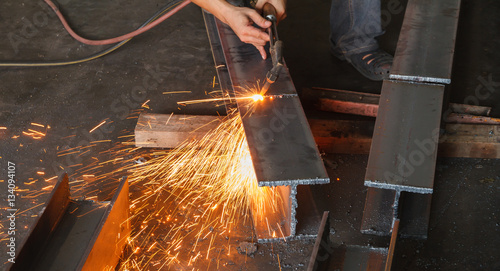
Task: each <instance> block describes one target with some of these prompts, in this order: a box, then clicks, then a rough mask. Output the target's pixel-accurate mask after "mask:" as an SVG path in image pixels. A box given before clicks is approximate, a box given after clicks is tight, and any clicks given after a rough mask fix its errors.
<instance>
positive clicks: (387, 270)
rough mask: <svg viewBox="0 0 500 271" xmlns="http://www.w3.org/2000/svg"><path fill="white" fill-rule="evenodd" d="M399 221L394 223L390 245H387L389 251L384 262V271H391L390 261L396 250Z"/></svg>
mask: <svg viewBox="0 0 500 271" xmlns="http://www.w3.org/2000/svg"><path fill="white" fill-rule="evenodd" d="M398 230H399V219H396V221H394V229H393V230H392V235H391V243H390V244H389V251H388V253H387V260H386V261H385V269H384V270H385V271H391V267H392V259H393V257H394V250H395V249H396V240H397V239H398Z"/></svg>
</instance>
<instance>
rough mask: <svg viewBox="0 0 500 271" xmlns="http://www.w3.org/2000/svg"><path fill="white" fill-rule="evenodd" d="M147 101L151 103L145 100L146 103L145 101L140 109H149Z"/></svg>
mask: <svg viewBox="0 0 500 271" xmlns="http://www.w3.org/2000/svg"><path fill="white" fill-rule="evenodd" d="M149 101H151V100H147V101H145V102H144V103H143V104H142V105H141V107H144V108H147V109H149V105H148V103H149Z"/></svg>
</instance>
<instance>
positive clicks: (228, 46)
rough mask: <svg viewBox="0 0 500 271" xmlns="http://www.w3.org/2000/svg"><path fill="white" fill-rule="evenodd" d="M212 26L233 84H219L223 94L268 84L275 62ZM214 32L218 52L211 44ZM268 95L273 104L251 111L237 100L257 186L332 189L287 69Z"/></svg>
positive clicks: (226, 30) (218, 25) (260, 104)
mask: <svg viewBox="0 0 500 271" xmlns="http://www.w3.org/2000/svg"><path fill="white" fill-rule="evenodd" d="M208 16H212V15H209V14H206V13H205V18H207V17H208ZM212 17H213V16H212ZM214 21H215V29H213V28H212V27H209V24H213V21H210V20H208V23H207V30H208V31H209V37H210V39H211V44H212V49H213V50H214V49H218V48H221V49H222V52H223V54H224V58H225V61H222V60H216V63H225V65H226V68H227V72H228V74H229V77H230V82H231V84H230V85H228V83H229V82H228V81H227V80H225V79H221V84H222V81H223V80H224V82H225V84H226V85H223V88H224V89H226V90H228V91H229V92H230V94H229V95H230V96H232V97H234V96H238V95H241V93H242V92H243V91H244V89H245V88H248V87H255V86H256V84H257V82H258V80H261V79H264V78H265V75H266V72H267V71H268V70H269V69H271V67H272V63H271V59H268V60H266V61H264V60H262V58H261V56H260V54H259V53H258V51H257V50H256V49H255V48H254V47H253V46H252V45H250V44H245V43H242V42H241V41H240V40H239V38H238V36H236V34H235V33H234V32H233V31H232V30H231V29H230V28H229V26H227V25H225V24H223V23H222V22H220V21H219V20H217V19H214ZM206 22H207V19H206ZM211 28H212V29H211ZM215 31H216V33H218V36H219V40H220V47H219V45H216V44H215V45H214V43H215V42H214V41H213V40H212V38H214V39H215V37H214V36H215V34H214V33H212V32H215ZM214 58H220V55H219V53H214ZM223 78H224V75H223ZM267 94H268V95H267V96H269V98H267V99H265V100H264V101H261V102H258V103H255V104H254V106H252V107H251V109H249V107H248V101H246V102H245V101H241V100H237V105H238V109H239V113H240V115H241V116H242V120H243V127H244V129H245V133H246V137H247V142H248V145H249V148H250V154H251V156H252V161H253V165H254V168H255V172H256V175H257V180H258V183H259V186H282V185H298V184H322V183H328V182H329V181H330V180H329V178H328V175H327V173H326V170H325V168H324V165H323V162H322V160H321V157H320V155H319V151H318V149H317V147H316V144H315V142H314V138H313V135H312V133H311V130H310V128H309V125H308V122H307V119H306V117H305V114H304V111H303V109H302V106H301V104H300V100H299V98H298V95H297V92H296V90H295V86H294V85H293V83H292V80H291V78H290V74H289V73H288V69H286V66H285V68H283V69H282V71H281V74H280V76H279V79H278V80H277V81H276V83H274V84H273V85H272V86H271V88H270V90H269V91H268V92H267ZM246 95H248V94H246ZM270 97H272V99H271V98H270Z"/></svg>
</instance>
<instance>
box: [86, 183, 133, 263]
mask: <svg viewBox="0 0 500 271" xmlns="http://www.w3.org/2000/svg"><path fill="white" fill-rule="evenodd" d="M129 216H130V214H129V184H128V180H127V177H122V179H121V181H120V184H119V185H118V188H117V190H116V192H115V194H114V196H113V198H112V200H111V202H110V204H109V206H108V207H107V210H106V213H105V214H104V216H103V217H102V219H101V222H100V223H99V225H100V226H99V227H98V228H99V229H100V230H99V231H98V232H95V233H94V236H93V238H92V240H91V241H90V242H89V246H88V247H87V251H86V252H85V254H84V255H83V257H82V259H81V262H80V263H79V264H78V270H89V271H93V270H104V269H106V268H112V269H113V268H114V267H115V266H116V264H117V263H118V260H119V258H120V255H121V253H122V249H123V247H124V246H125V244H126V240H127V238H128V236H129V235H130V232H131V226H130V220H129V219H128V218H129Z"/></svg>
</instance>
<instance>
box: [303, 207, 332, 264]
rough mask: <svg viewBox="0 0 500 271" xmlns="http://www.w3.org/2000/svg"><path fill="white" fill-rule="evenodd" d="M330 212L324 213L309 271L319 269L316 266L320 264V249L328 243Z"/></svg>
mask: <svg viewBox="0 0 500 271" xmlns="http://www.w3.org/2000/svg"><path fill="white" fill-rule="evenodd" d="M329 213H330V212H328V211H326V212H323V217H322V218H321V224H320V226H319V230H318V237H316V241H315V242H314V247H313V251H312V253H311V258H310V259H309V264H308V265H307V271H313V270H316V269H317V267H316V268H315V266H317V265H318V264H319V263H318V262H317V261H318V260H320V259H318V253H319V251H320V248H321V245H325V244H326V245H327V244H328V243H327V241H328V235H329V233H328V231H326V230H325V229H326V228H327V225H328V214H329Z"/></svg>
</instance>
